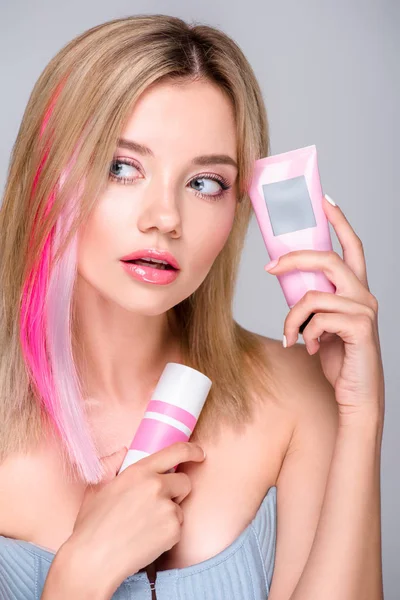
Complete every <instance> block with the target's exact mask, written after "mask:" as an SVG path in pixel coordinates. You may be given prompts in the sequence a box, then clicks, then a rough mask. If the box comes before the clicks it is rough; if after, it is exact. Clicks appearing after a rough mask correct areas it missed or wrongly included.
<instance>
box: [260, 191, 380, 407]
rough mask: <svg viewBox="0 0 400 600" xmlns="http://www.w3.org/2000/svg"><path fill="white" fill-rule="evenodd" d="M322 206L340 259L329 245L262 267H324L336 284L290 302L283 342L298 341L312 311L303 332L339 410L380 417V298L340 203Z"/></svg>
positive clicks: (281, 269) (279, 271)
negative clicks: (373, 289)
mask: <svg viewBox="0 0 400 600" xmlns="http://www.w3.org/2000/svg"><path fill="white" fill-rule="evenodd" d="M323 206H324V211H325V214H326V216H327V218H328V220H329V222H330V223H331V224H332V226H333V227H334V229H335V232H336V234H337V237H338V239H339V242H340V244H341V246H342V249H343V259H342V258H341V257H340V256H339V255H338V254H337V253H336V252H334V251H333V250H332V251H329V252H324V251H314V250H299V251H295V252H289V253H287V254H285V255H283V256H281V257H280V258H279V261H278V264H277V265H276V266H275V267H274V268H272V269H271V270H269V269H268V265H266V267H265V268H266V269H268V271H269V272H271V273H272V274H273V275H281V274H282V273H284V272H286V271H292V270H294V269H298V270H300V271H323V272H324V274H325V275H326V276H327V278H328V279H329V280H330V281H331V282H332V283H333V284H334V285H335V286H336V292H335V293H330V292H319V291H315V290H310V291H308V292H307V293H306V294H305V295H304V296H303V297H302V298H301V299H300V300H299V301H298V302H297V303H296V304H295V305H294V306H293V307H292V308H291V310H290V312H289V313H288V315H287V317H286V319H285V324H284V335H285V336H286V340H287V342H286V343H287V346H290V345H292V344H295V343H296V341H297V339H298V333H299V328H300V326H301V325H302V323H304V321H305V320H306V319H307V318H308V317H309V316H310V314H311V313H315V314H314V316H313V317H312V319H311V320H310V322H309V323H308V324H307V326H306V327H305V329H304V331H303V334H302V335H303V339H304V342H305V344H306V347H307V350H308V352H309V353H310V354H315V353H316V352H318V350H319V353H320V361H321V366H322V370H323V372H324V375H325V377H326V378H327V380H328V381H329V383H330V384H331V385H332V386H333V388H334V390H335V396H336V401H337V402H338V405H339V413H340V414H341V415H343V416H349V415H353V414H354V413H356V412H357V413H358V412H360V411H361V412H364V411H365V410H367V411H372V412H373V413H374V414H376V415H378V416H379V417H382V411H383V403H384V374H383V365H382V357H381V350H380V343H379V333H378V322H377V321H378V302H377V300H376V298H375V297H374V296H373V295H372V294H371V293H370V291H369V287H368V280H367V272H366V264H365V256H364V250H363V245H362V242H361V240H360V238H359V237H358V236H357V235H356V233H355V232H354V230H353V228H352V227H351V225H350V223H349V222H348V221H347V219H346V217H345V216H344V214H343V212H342V211H341V209H340V208H339V207H338V206H333V205H332V204H330V203H329V202H328V201H327V200H326V199H324V202H323ZM318 338H319V340H320V341H318ZM284 340H285V338H284Z"/></svg>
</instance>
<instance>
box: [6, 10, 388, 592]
mask: <svg viewBox="0 0 400 600" xmlns="http://www.w3.org/2000/svg"><path fill="white" fill-rule="evenodd" d="M269 149H270V148H269V137H268V125H267V118H266V113H265V107H264V103H263V99H262V94H261V91H260V88H259V85H258V83H257V81H256V78H255V76H254V73H253V71H252V69H251V67H250V65H249V63H248V62H247V60H246V58H245V57H244V56H243V54H242V52H241V50H240V49H239V48H238V46H237V45H236V44H235V43H234V42H233V41H232V40H231V39H230V38H229V37H228V36H226V35H225V34H224V33H223V32H221V31H219V30H218V29H214V28H212V27H209V26H203V25H196V26H189V25H188V24H186V23H185V22H183V21H182V20H180V19H177V18H174V17H170V16H166V15H139V16H135V17H129V18H123V19H117V20H114V21H110V22H107V23H104V24H101V25H99V26H97V27H94V28H92V29H90V30H89V31H87V32H85V33H83V34H82V35H80V36H78V37H77V38H76V39H75V40H73V41H72V42H70V43H69V44H68V45H67V46H66V47H65V48H63V49H62V50H61V51H60V52H59V53H58V54H57V55H56V56H55V58H53V59H52V60H51V62H50V63H49V65H48V66H47V67H46V69H45V70H44V72H43V73H42V74H41V76H40V78H39V80H38V82H37V83H36V85H35V87H34V90H33V93H32V95H31V97H30V99H29V102H28V105H27V108H26V112H25V115H24V118H23V121H22V124H21V128H20V131H19V134H18V137H17V140H16V143H15V146H14V148H13V152H12V156H11V161H10V169H9V173H8V180H7V184H6V188H5V196H4V199H3V204H2V207H1V219H0V227H1V238H0V257H1V271H0V274H1V279H0V288H1V294H2V297H1V303H0V320H1V322H0V348H1V361H0V411H1V413H0V417H1V418H0V459H1V465H0V490H1V493H0V534H1V536H0V559H1V560H0V595H1V594H3V596H2V597H3V598H7V599H9V600H10V599H12V600H15V599H22V598H24V599H25V600H30V599H34V598H40V597H41V598H43V600H49V599H55V598H57V599H64V598H68V599H70V598H74V599H75V600H79V599H84V598H85V599H86V598H91V599H109V598H114V599H128V598H135V600H140V599H145V598H150V597H152V598H153V599H154V598H157V600H167V598H168V599H171V598H182V599H183V598H185V599H186V600H189V599H193V600H197V599H200V598H207V599H210V600H214V599H216V600H219V599H227V600H235V599H237V600H239V599H240V600H243V599H245V600H247V599H250V598H252V599H254V600H265V598H267V597H268V598H269V599H270V600H289V599H290V600H321V599H322V598H323V599H324V600H333V599H335V600H337V598H338V597H340V598H342V599H346V600H359V599H361V598H362V599H363V600H380V599H381V598H382V575H381V548H380V495H379V467H380V449H381V437H382V428H383V413H384V380H383V369H382V362H381V356H380V348H379V338H378V328H377V301H376V299H375V297H374V296H373V295H372V294H371V293H370V291H369V288H368V283H367V275H366V266H365V260H364V255H363V249H362V245H361V242H360V240H359V238H358V237H357V236H356V234H355V232H354V231H353V229H352V227H351V226H350V224H349V223H348V221H347V220H346V218H345V216H344V214H343V212H342V211H341V209H340V208H339V207H338V206H335V205H332V204H331V203H330V202H329V201H327V200H326V199H324V200H323V202H324V210H325V211H326V214H327V217H328V219H329V221H330V222H331V223H332V225H333V227H334V229H335V231H336V233H337V235H338V238H339V240H340V243H341V245H342V247H343V259H342V258H341V257H340V256H339V255H338V254H337V253H334V252H313V251H301V252H292V253H289V254H287V255H285V256H283V257H282V258H281V259H280V260H279V263H278V265H277V266H275V267H274V268H273V269H272V270H271V273H272V274H274V275H275V274H281V273H284V272H285V271H290V270H292V269H294V268H296V269H300V270H307V271H309V270H323V271H324V272H325V273H326V275H327V276H328V277H329V278H330V279H331V281H332V282H333V283H334V284H335V286H336V288H337V290H336V293H335V294H329V293H318V292H315V291H310V292H309V293H307V294H306V295H305V296H304V297H303V298H302V300H300V301H299V302H298V303H297V304H296V305H295V306H294V307H293V308H292V309H291V310H290V312H289V313H288V315H287V318H286V320H285V323H284V338H283V339H284V345H283V344H282V343H281V342H280V341H278V340H274V339H270V338H267V337H264V336H261V335H259V334H256V333H253V332H250V331H248V330H246V329H244V328H243V327H241V326H240V325H239V324H238V323H237V322H235V321H234V319H233V316H232V299H233V295H234V287H235V281H236V276H237V270H238V265H239V261H240V253H241V249H242V247H243V243H244V239H245V235H246V230H247V226H248V223H249V219H250V217H251V214H252V208H251V203H250V201H249V198H248V196H247V192H246V190H247V185H248V183H249V178H250V175H251V173H252V168H253V165H254V161H255V160H256V159H257V158H260V157H264V156H267V155H268V153H269ZM134 251H139V256H140V257H141V258H148V257H149V256H150V257H151V256H152V257H155V258H156V259H161V260H164V261H166V262H167V263H169V266H168V271H167V270H166V268H164V267H155V266H154V267H149V266H147V267H146V266H145V264H146V263H143V261H142V260H140V259H139V262H137V264H136V266H133V265H132V264H131V265H130V266H127V264H126V262H125V259H124V257H126V256H127V255H128V254H130V253H132V252H134ZM146 251H148V252H147V253H146ZM171 267H173V269H171ZM172 270H173V271H174V273H172V275H171V271H172ZM260 276H262V275H261V274H260ZM266 302H268V299H267V298H266ZM311 313H315V315H314V317H313V318H312V319H311V320H310V322H309V324H308V325H307V327H306V328H305V330H304V333H303V338H304V341H305V344H300V343H298V332H299V327H300V325H301V324H302V323H303V322H304V321H305V320H306V318H307V317H308V316H309V315H310V314H311ZM167 362H182V363H184V364H187V365H189V366H192V367H194V368H196V369H198V370H199V371H201V372H202V373H204V374H206V375H207V376H208V377H210V379H211V381H212V388H211V391H210V393H209V395H208V398H207V401H206V404H205V407H204V409H203V411H202V413H201V416H200V419H199V421H198V423H197V426H196V429H195V431H194V433H193V436H192V438H191V440H190V442H188V443H181V444H173V445H171V446H169V447H168V448H165V449H164V450H162V451H160V452H157V453H155V454H153V455H151V456H149V457H147V458H145V459H142V460H141V461H140V462H139V463H136V464H134V465H131V466H130V467H128V468H127V469H126V470H125V471H123V472H122V473H121V474H120V475H118V476H116V473H117V471H118V469H119V467H120V465H121V463H122V460H123V458H124V455H125V453H126V450H127V448H128V447H129V445H130V442H131V440H132V438H133V436H134V434H135V431H136V429H137V427H138V425H139V423H140V421H141V419H142V417H143V414H144V411H145V408H146V405H147V403H148V401H149V399H150V397H151V394H152V390H153V389H154V387H155V385H156V383H157V381H158V379H159V377H160V375H161V373H162V371H163V369H164V367H165V365H166V363H167ZM203 450H205V453H206V457H205V458H204V455H203ZM176 464H179V467H178V470H177V472H176V473H167V471H168V470H169V469H171V468H172V467H173V466H174V465H176Z"/></svg>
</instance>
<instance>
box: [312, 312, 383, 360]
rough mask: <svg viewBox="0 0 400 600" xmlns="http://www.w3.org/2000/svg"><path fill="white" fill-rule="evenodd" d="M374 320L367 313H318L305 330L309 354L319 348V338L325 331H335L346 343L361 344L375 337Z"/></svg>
mask: <svg viewBox="0 0 400 600" xmlns="http://www.w3.org/2000/svg"><path fill="white" fill-rule="evenodd" d="M373 330H374V327H373V320H372V319H371V318H370V317H369V316H367V315H366V314H358V315H352V314H343V313H317V314H316V315H314V317H313V318H312V319H311V321H310V322H309V324H308V325H307V327H306V328H305V329H304V332H303V339H304V342H305V344H306V347H307V350H308V352H309V354H315V352H317V350H318V348H319V342H318V338H319V337H320V336H321V335H322V334H323V333H324V332H327V333H335V334H336V335H338V336H339V337H340V338H342V340H343V341H344V342H345V343H346V344H353V345H361V344H364V343H366V342H367V340H370V339H372V337H373V335H374V334H373Z"/></svg>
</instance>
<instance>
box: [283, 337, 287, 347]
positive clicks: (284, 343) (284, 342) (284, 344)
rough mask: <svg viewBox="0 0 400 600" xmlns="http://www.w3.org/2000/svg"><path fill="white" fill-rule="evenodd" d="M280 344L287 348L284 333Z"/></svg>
mask: <svg viewBox="0 0 400 600" xmlns="http://www.w3.org/2000/svg"><path fill="white" fill-rule="evenodd" d="M282 344H283V347H284V348H287V339H286V335H285V334H283V340H282Z"/></svg>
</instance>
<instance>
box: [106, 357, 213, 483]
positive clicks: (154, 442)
mask: <svg viewBox="0 0 400 600" xmlns="http://www.w3.org/2000/svg"><path fill="white" fill-rule="evenodd" d="M211 385H212V382H211V379H209V378H208V377H206V375H203V373H200V371H197V370H196V369H193V368H192V367H188V366H186V365H182V364H180V363H167V364H166V366H165V368H164V371H163V372H162V374H161V377H160V379H159V380H158V383H157V385H156V387H155V389H154V391H153V394H152V397H151V399H150V402H149V404H148V405H147V408H146V412H145V414H144V417H143V419H142V421H141V422H140V425H139V427H138V429H137V431H136V434H135V436H134V438H133V440H132V443H131V445H130V448H129V450H128V452H127V454H126V456H125V459H124V461H123V463H122V465H121V468H120V469H119V471H118V474H119V473H121V472H122V471H123V470H124V469H126V468H127V467H129V465H132V464H134V463H136V462H137V461H139V460H140V459H141V458H144V457H145V456H149V455H150V454H153V453H154V452H158V451H159V450H162V449H163V448H165V447H167V446H170V445H171V444H174V443H175V442H187V441H188V440H189V438H190V436H191V435H192V433H193V430H194V428H195V425H196V423H197V420H198V418H199V415H200V412H201V410H202V408H203V406H204V403H205V401H206V398H207V395H208V392H209V391H210V388H211ZM177 466H178V465H175V466H174V467H173V469H171V471H175V470H176V468H177Z"/></svg>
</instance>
